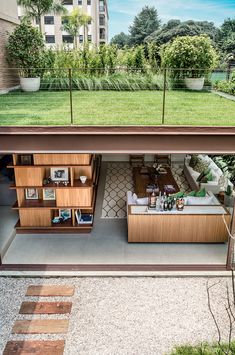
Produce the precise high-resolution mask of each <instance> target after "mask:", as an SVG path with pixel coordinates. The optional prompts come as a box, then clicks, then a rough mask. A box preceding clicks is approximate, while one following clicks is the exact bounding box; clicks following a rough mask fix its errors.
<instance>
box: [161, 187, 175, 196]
mask: <svg viewBox="0 0 235 355" xmlns="http://www.w3.org/2000/svg"><path fill="white" fill-rule="evenodd" d="M164 191H165V192H166V193H167V194H172V193H174V192H175V188H174V186H173V185H164Z"/></svg>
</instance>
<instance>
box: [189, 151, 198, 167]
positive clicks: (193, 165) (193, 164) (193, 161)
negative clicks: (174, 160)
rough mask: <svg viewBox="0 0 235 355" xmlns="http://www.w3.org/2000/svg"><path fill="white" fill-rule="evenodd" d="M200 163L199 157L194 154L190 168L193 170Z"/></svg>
mask: <svg viewBox="0 0 235 355" xmlns="http://www.w3.org/2000/svg"><path fill="white" fill-rule="evenodd" d="M197 162H198V157H197V155H195V154H193V155H191V159H190V162H189V166H191V168H194V167H195V165H196V164H197Z"/></svg>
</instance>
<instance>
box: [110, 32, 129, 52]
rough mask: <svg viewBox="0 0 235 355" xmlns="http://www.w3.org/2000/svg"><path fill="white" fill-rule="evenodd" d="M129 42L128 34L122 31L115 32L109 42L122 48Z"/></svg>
mask: <svg viewBox="0 0 235 355" xmlns="http://www.w3.org/2000/svg"><path fill="white" fill-rule="evenodd" d="M129 42H130V35H127V34H126V33H124V32H121V33H119V34H117V35H116V36H114V37H113V38H112V39H111V44H115V45H117V46H118V48H123V47H125V46H128V44H129Z"/></svg>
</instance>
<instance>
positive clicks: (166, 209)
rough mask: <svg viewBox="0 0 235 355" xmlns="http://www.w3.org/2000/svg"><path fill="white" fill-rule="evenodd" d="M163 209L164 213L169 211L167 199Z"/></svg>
mask: <svg viewBox="0 0 235 355" xmlns="http://www.w3.org/2000/svg"><path fill="white" fill-rule="evenodd" d="M163 209H164V211H168V201H167V198H166V199H165V201H164V203H163Z"/></svg>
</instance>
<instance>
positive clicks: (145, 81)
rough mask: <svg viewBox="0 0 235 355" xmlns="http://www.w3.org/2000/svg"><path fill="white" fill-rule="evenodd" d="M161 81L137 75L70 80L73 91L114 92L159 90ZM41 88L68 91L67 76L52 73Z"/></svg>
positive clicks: (79, 77)
mask: <svg viewBox="0 0 235 355" xmlns="http://www.w3.org/2000/svg"><path fill="white" fill-rule="evenodd" d="M162 85H163V79H162V77H161V76H157V75H139V74H120V73H118V74H112V75H108V76H107V75H106V76H100V77H94V76H84V75H75V76H73V79H72V88H73V90H89V91H99V90H115V91H137V90H159V89H161V88H162ZM41 87H42V88H43V89H46V90H68V89H69V79H68V76H67V77H65V76H61V77H58V76H57V77H56V76H53V73H47V74H46V75H45V76H44V79H43V81H42V84H41Z"/></svg>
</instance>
